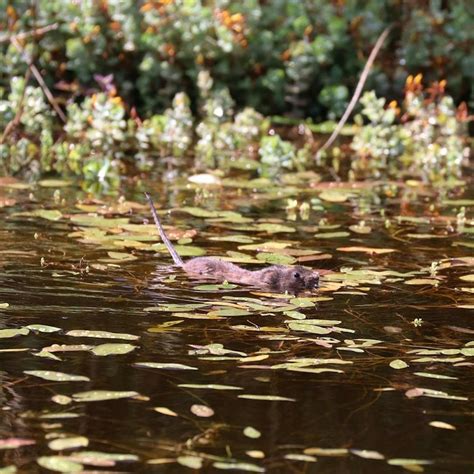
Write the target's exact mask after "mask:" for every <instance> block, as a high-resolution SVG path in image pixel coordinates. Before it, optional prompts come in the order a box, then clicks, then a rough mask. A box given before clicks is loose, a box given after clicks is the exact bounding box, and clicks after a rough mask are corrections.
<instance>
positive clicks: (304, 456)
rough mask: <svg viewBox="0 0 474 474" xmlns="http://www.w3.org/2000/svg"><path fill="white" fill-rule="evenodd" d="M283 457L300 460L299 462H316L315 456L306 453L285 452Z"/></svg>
mask: <svg viewBox="0 0 474 474" xmlns="http://www.w3.org/2000/svg"><path fill="white" fill-rule="evenodd" d="M284 457H285V459H288V460H289V461H301V462H316V461H317V460H318V459H317V458H316V457H315V456H310V455H308V454H292V453H289V454H285V456H284Z"/></svg>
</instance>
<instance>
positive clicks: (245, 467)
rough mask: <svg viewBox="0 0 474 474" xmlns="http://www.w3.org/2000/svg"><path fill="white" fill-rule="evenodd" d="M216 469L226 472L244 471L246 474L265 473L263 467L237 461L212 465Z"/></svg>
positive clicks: (218, 462) (219, 462) (217, 462)
mask: <svg viewBox="0 0 474 474" xmlns="http://www.w3.org/2000/svg"><path fill="white" fill-rule="evenodd" d="M212 466H213V467H215V468H216V469H222V470H225V471H229V470H230V471H244V472H265V469H264V468H263V467H260V466H257V465H255V464H250V463H247V462H237V461H229V462H223V461H216V462H215V463H213V465H212Z"/></svg>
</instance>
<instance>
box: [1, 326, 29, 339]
mask: <svg viewBox="0 0 474 474" xmlns="http://www.w3.org/2000/svg"><path fill="white" fill-rule="evenodd" d="M29 333H30V330H29V329H27V328H19V329H0V339H9V338H11V337H17V336H27V335H28V334H29Z"/></svg>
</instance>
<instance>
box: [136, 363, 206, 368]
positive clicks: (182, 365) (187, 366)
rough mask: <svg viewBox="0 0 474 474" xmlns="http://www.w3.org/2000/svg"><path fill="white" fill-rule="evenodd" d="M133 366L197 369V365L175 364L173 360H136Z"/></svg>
mask: <svg viewBox="0 0 474 474" xmlns="http://www.w3.org/2000/svg"><path fill="white" fill-rule="evenodd" d="M133 365H134V366H135V367H144V368H147V369H165V370H198V369H197V367H191V366H190V365H184V364H175V363H173V362H169V363H167V362H136V363H135V364H133Z"/></svg>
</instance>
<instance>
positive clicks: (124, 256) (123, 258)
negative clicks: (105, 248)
mask: <svg viewBox="0 0 474 474" xmlns="http://www.w3.org/2000/svg"><path fill="white" fill-rule="evenodd" d="M107 255H108V256H109V257H110V258H111V259H112V260H117V261H118V262H132V261H134V260H137V258H138V257H136V256H135V255H130V254H129V253H125V252H107Z"/></svg>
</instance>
